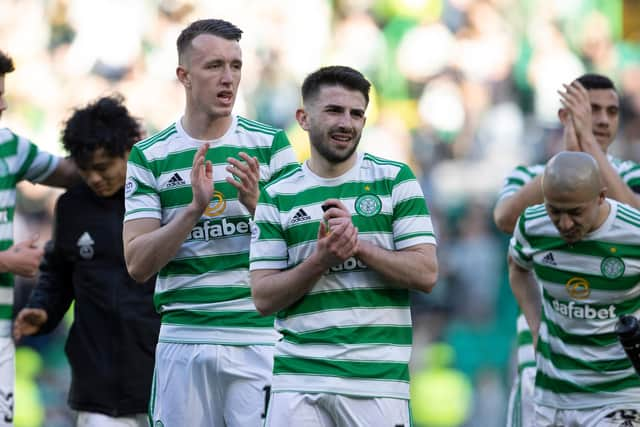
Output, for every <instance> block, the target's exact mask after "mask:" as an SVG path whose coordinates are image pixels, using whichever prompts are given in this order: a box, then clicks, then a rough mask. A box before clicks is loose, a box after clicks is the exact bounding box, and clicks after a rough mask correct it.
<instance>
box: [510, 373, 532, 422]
mask: <svg viewBox="0 0 640 427" xmlns="http://www.w3.org/2000/svg"><path fill="white" fill-rule="evenodd" d="M535 386H536V368H535V367H533V366H530V367H527V368H523V369H522V371H521V372H520V374H519V375H517V376H516V378H515V379H514V380H513V385H512V386H511V393H510V395H509V405H508V409H507V427H533V426H535V424H534V420H535V406H534V404H533V391H534V389H535Z"/></svg>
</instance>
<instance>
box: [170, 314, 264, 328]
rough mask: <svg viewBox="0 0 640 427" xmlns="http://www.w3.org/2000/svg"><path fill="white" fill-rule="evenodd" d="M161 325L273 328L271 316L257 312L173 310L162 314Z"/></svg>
mask: <svg viewBox="0 0 640 427" xmlns="http://www.w3.org/2000/svg"><path fill="white" fill-rule="evenodd" d="M162 323H165V324H167V323H168V324H174V325H190V326H218V327H231V328H236V327H237V328H240V327H247V326H251V327H260V328H267V327H271V328H272V327H273V316H261V315H260V314H259V313H258V312H257V311H198V310H175V311H168V312H166V313H163V314H162Z"/></svg>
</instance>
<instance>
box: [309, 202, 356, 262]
mask: <svg viewBox="0 0 640 427" xmlns="http://www.w3.org/2000/svg"><path fill="white" fill-rule="evenodd" d="M323 206H326V207H327V209H326V210H325V212H324V216H323V219H324V222H321V223H320V228H319V229H318V244H317V249H316V250H317V252H318V255H319V257H320V259H321V260H322V261H323V263H325V265H326V266H327V268H331V267H333V266H335V265H337V264H340V263H342V262H344V261H346V260H347V259H349V258H350V257H353V256H357V253H358V228H357V227H355V226H354V225H353V222H352V221H351V213H350V212H349V210H348V209H347V207H346V206H345V205H344V204H343V203H342V202H341V201H340V200H338V199H328V200H326V201H325V203H324V205H323Z"/></svg>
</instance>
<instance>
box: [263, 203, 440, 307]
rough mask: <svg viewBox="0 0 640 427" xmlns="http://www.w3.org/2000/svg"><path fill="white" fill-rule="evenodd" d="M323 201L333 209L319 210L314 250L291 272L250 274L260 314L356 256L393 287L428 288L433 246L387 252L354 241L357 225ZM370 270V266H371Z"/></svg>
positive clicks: (433, 261)
mask: <svg viewBox="0 0 640 427" xmlns="http://www.w3.org/2000/svg"><path fill="white" fill-rule="evenodd" d="M325 204H331V205H333V207H331V208H330V209H328V210H327V211H326V212H325V214H324V219H325V220H327V222H328V224H329V228H330V230H331V231H330V232H327V229H326V226H325V224H324V223H321V224H320V228H319V230H318V244H317V248H316V252H314V254H313V255H311V257H309V258H307V259H306V260H305V261H304V262H302V263H301V264H299V265H298V266H296V267H295V268H293V269H291V270H285V271H280V270H255V271H252V272H251V288H252V293H253V298H254V302H255V304H256V307H257V308H258V311H260V313H262V314H271V313H274V312H276V311H278V310H281V309H283V308H286V307H288V306H290V305H291V304H293V303H294V302H296V301H297V300H298V299H300V298H301V297H303V296H304V295H305V294H306V293H307V292H309V290H310V289H311V288H313V286H314V285H315V283H316V282H317V281H318V280H319V279H320V277H321V276H322V274H323V273H324V272H325V271H326V270H327V269H329V268H331V267H333V266H335V265H337V264H340V263H341V262H344V261H346V260H347V259H348V258H349V257H352V256H354V257H357V258H358V259H360V260H362V261H363V262H364V263H365V264H367V265H369V266H373V265H375V270H376V271H377V272H378V273H380V274H382V275H383V276H384V277H386V278H387V279H389V280H390V281H392V282H393V283H394V284H396V285H397V286H398V287H402V288H412V289H419V290H422V291H425V292H429V291H430V290H431V289H432V288H433V286H434V284H435V282H436V279H437V274H438V267H437V261H436V251H435V246H433V245H426V244H425V245H416V246H414V247H411V248H408V249H406V250H402V251H388V250H386V249H382V248H380V247H377V246H375V245H374V244H372V243H369V242H366V241H362V240H358V235H357V233H358V229H357V228H356V227H354V226H353V223H352V222H351V214H350V213H349V211H348V210H347V209H346V207H345V206H344V205H343V204H342V203H341V202H340V201H339V200H337V199H329V200H327V201H326V202H325ZM372 268H373V267H372Z"/></svg>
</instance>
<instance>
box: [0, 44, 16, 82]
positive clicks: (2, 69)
mask: <svg viewBox="0 0 640 427" xmlns="http://www.w3.org/2000/svg"><path fill="white" fill-rule="evenodd" d="M13 70H15V68H14V66H13V59H11V57H10V56H9V55H7V54H6V53H4V52H3V51H1V50H0V76H4V75H5V74H9V73H10V72H12V71H13Z"/></svg>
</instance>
